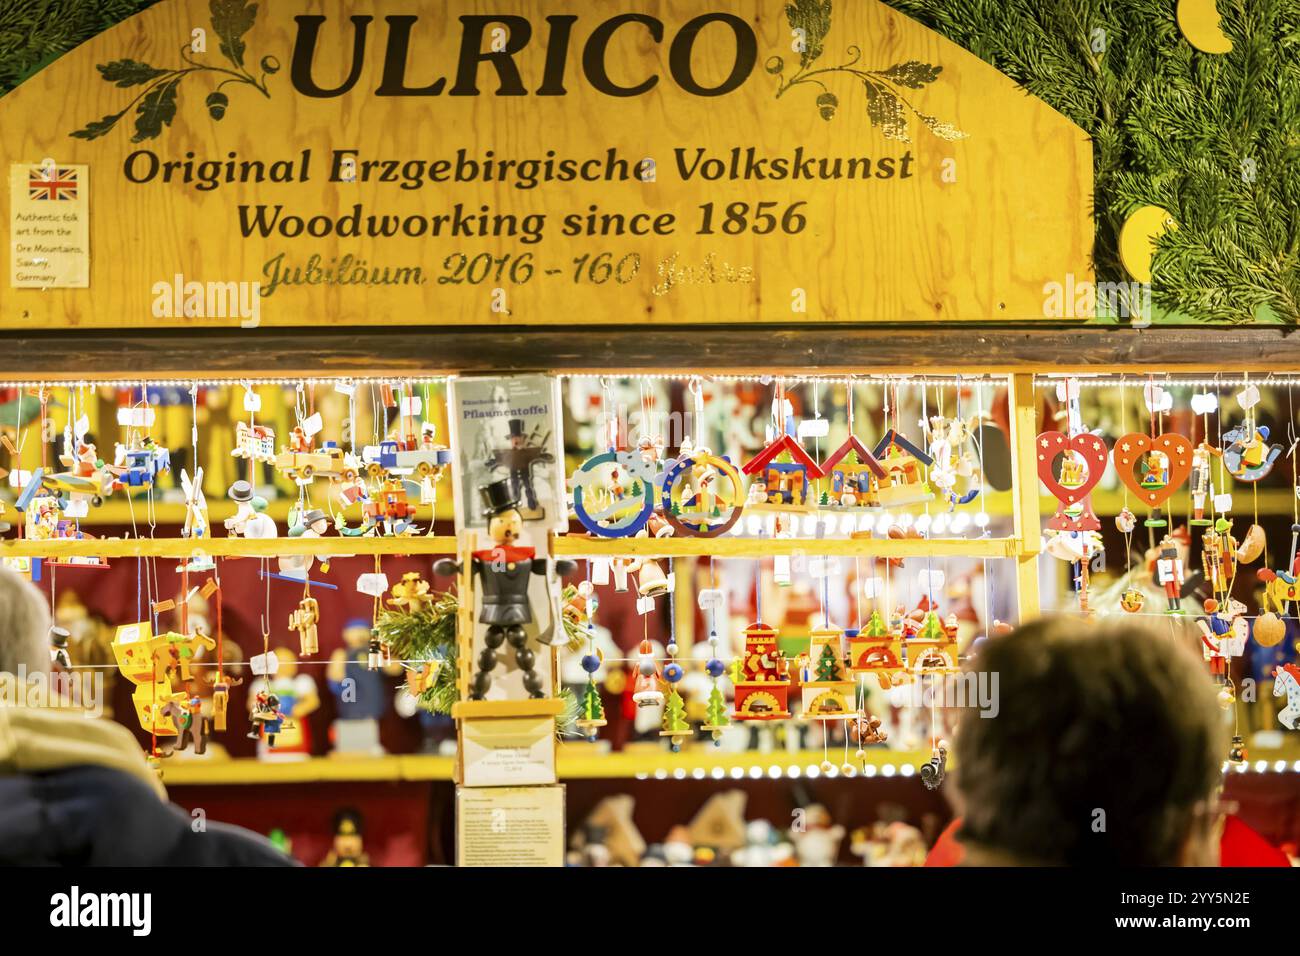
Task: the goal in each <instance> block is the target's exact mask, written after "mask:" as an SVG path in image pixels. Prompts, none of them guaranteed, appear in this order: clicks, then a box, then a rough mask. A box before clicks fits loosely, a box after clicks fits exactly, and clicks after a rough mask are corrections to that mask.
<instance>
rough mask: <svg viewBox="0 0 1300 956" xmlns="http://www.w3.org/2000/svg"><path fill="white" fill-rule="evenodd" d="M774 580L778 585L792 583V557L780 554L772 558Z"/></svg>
mask: <svg viewBox="0 0 1300 956" xmlns="http://www.w3.org/2000/svg"><path fill="white" fill-rule="evenodd" d="M772 580H773V581H775V582H776V583H777V584H789V583H790V556H789V555H788V554H778V555H775V556H774V557H773V558H772Z"/></svg>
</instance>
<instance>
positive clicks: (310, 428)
mask: <svg viewBox="0 0 1300 956" xmlns="http://www.w3.org/2000/svg"><path fill="white" fill-rule="evenodd" d="M324 427H325V423H324V422H323V421H321V417H320V412H317V413H316V414H314V415H309V416H308V417H306V418H304V419H303V420H302V433H303V434H304V435H306V436H307V437H308V438H311V437H312V436H313V435H316V434H318V433H319V432H320V430H321V429H322V428H324Z"/></svg>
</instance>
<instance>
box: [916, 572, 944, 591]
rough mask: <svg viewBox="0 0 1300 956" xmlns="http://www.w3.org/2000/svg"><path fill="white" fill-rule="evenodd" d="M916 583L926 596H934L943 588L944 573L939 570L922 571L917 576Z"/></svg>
mask: <svg viewBox="0 0 1300 956" xmlns="http://www.w3.org/2000/svg"><path fill="white" fill-rule="evenodd" d="M916 583H917V584H918V585H919V586H920V588H921V590H922V591H923V592H924V593H926V594H934V593H935V592H937V591H939V590H941V589H942V588H943V572H942V571H939V570H937V569H931V570H928V571H921V572H920V573H918V574H917V576H916Z"/></svg>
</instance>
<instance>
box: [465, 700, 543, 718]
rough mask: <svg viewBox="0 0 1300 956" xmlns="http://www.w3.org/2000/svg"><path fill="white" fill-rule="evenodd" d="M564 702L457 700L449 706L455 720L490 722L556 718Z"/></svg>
mask: <svg viewBox="0 0 1300 956" xmlns="http://www.w3.org/2000/svg"><path fill="white" fill-rule="evenodd" d="M562 713H564V701H563V700H560V699H559V698H556V697H546V698H542V699H538V700H458V701H456V703H454V704H452V705H451V716H453V717H455V718H456V719H457V720H490V719H492V718H494V717H498V718H500V717H558V716H559V715H560V714H562Z"/></svg>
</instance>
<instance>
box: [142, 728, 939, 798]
mask: <svg viewBox="0 0 1300 956" xmlns="http://www.w3.org/2000/svg"><path fill="white" fill-rule="evenodd" d="M831 757H832V762H833V763H834V765H835V771H834V772H835V774H836V775H840V774H842V771H841V770H840V768H839V762H840V760H841V759H842V757H843V753H842V752H840V754H839V755H838V756H837V755H836V754H835V753H832V754H831ZM929 758H930V754H929V752H928V751H926V752H924V753H922V752H921V751H902V750H899V751H894V750H881V749H878V748H877V749H871V750H868V751H867V756H866V758H865V763H866V766H868V767H870V768H873V770H868V771H867V776H885V777H889V776H894V775H900V776H906V775H910V774H912V773H913V772H914V771H915V768H916V767H918V766H920V764H922V763H923V762H925V761H926V760H928V759H929ZM557 759H558V762H557V765H556V766H557V771H558V774H559V779H560V780H599V779H613V780H619V779H637V778H640V779H667V780H681V779H696V780H701V779H710V778H711V779H714V780H722V779H730V780H740V779H744V778H751V779H756V778H758V777H765V778H773V777H796V776H809V775H810V774H811V775H820V774H821V773H822V770H821V762H822V752H821V751H820V750H808V751H794V752H788V751H780V752H775V753H759V752H757V751H753V752H750V751H745V752H741V753H728V752H724V751H721V750H718V749H716V748H714V747H713V745H712V744H711V743H709V742H708V741H707V740H706V739H704V738H700V739H698V740H697V741H695V743H693V744H687V745H686V746H685V747H684V748H683V749H682V751H681V752H680V753H672V752H671V751H669V750H667V749H665V748H663V747H661V746H659V745H657V744H633V745H632V746H630V747H629V748H628V749H626V750H623V751H620V752H618V753H610V752H608V751H605V750H603V749H601V748H600V747H599V746H598V745H596V744H587V743H564V744H560V747H559V756H558V758H557ZM849 763H850V764H852V765H854V766H855V767H860V762H859V761H858V760H857V759H856V758H854V757H853V756H852V755H850V757H849ZM455 765H456V758H455V757H441V756H431V755H405V756H391V755H390V756H387V757H312V758H310V759H307V760H294V761H288V760H285V761H275V760H256V759H253V758H248V757H240V758H236V759H229V758H226V759H222V758H218V757H212V758H210V759H208V758H202V757H171V758H168V759H165V760H163V761H162V779H163V783H164V784H165V785H167V786H177V787H181V786H229V785H238V784H312V783H344V782H367V781H424V780H451V779H453V771H454V769H455ZM950 766H951V764H950ZM887 768H888V769H887ZM904 768H907V769H904ZM856 773H858V774H859V775H861V770H860V769H859V770H857V771H856Z"/></svg>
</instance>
